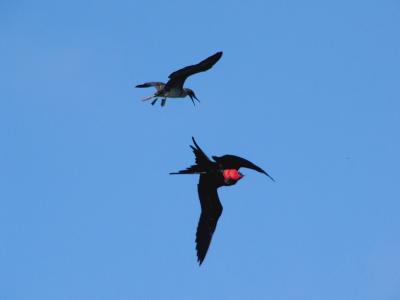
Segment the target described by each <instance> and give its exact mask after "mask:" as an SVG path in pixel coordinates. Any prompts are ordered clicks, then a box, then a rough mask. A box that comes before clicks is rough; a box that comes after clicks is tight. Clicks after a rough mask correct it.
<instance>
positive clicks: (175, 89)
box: [136, 52, 222, 106]
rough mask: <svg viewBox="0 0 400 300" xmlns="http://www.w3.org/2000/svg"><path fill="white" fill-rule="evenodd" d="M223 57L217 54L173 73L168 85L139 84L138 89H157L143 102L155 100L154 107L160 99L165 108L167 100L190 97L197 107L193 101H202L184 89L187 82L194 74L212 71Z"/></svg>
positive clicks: (159, 83)
mask: <svg viewBox="0 0 400 300" xmlns="http://www.w3.org/2000/svg"><path fill="white" fill-rule="evenodd" d="M221 56H222V52H217V53H215V54H213V55H211V56H210V57H207V58H206V59H205V60H202V61H201V62H199V63H198V64H196V65H191V66H187V67H184V68H182V69H180V70H177V71H175V72H172V73H171V74H170V75H169V76H168V78H169V80H168V82H167V83H163V82H146V83H143V84H139V85H137V86H136V87H137V88H147V87H154V88H155V89H156V92H155V93H154V95H152V96H149V97H146V98H144V99H143V101H147V100H153V101H152V102H151V104H152V105H154V104H155V103H156V102H157V100H158V98H162V100H161V106H164V105H165V103H166V101H167V98H185V97H186V96H189V97H190V100H192V102H193V105H195V102H194V100H193V99H195V100H197V101H198V102H200V100H199V99H197V97H196V95H195V93H194V92H193V91H192V90H191V89H189V88H184V87H183V84H184V83H185V80H186V79H187V78H188V77H189V76H191V75H193V74H196V73H200V72H204V71H207V70H209V69H211V67H212V66H213V65H214V64H215V63H216V62H217V61H219V59H220V58H221Z"/></svg>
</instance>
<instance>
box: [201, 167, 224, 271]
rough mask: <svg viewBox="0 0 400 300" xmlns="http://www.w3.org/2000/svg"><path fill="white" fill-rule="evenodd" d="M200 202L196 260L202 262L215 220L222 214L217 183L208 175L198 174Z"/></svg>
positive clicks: (208, 245) (215, 223)
mask: <svg viewBox="0 0 400 300" xmlns="http://www.w3.org/2000/svg"><path fill="white" fill-rule="evenodd" d="M197 187H198V193H199V199H200V204H201V215H200V219H199V224H198V225H197V232H196V250H197V261H198V262H199V265H201V264H202V263H203V260H204V258H205V257H206V254H207V250H208V248H209V247H210V243H211V239H212V236H213V233H214V231H215V228H216V227H217V222H218V219H219V217H220V216H221V214H222V205H221V202H220V201H219V197H218V193H217V185H216V184H215V183H214V181H213V179H212V177H210V176H209V175H205V174H202V175H200V181H199V184H198V185H197Z"/></svg>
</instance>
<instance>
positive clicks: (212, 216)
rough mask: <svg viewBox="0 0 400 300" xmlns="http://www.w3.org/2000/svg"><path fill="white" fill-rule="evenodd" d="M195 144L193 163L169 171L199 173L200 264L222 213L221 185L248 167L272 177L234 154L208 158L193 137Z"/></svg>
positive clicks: (230, 181)
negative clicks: (180, 169)
mask: <svg viewBox="0 0 400 300" xmlns="http://www.w3.org/2000/svg"><path fill="white" fill-rule="evenodd" d="M192 140H193V143H194V146H190V147H191V148H192V150H193V153H194V155H195V157H196V160H195V161H196V164H195V165H192V166H190V167H189V168H187V169H185V170H182V171H178V172H174V173H170V174H171V175H176V174H199V175H200V180H199V183H198V185H197V190H198V194H199V199H200V206H201V214H200V219H199V223H198V225H197V232H196V250H197V260H198V262H199V265H201V264H202V263H203V260H204V258H205V257H206V254H207V250H208V247H209V246H210V243H211V238H212V236H213V233H214V231H215V228H216V227H217V222H218V219H219V217H220V216H221V214H222V205H221V202H220V201H219V197H218V193H217V189H218V188H219V187H221V186H230V185H234V184H236V183H237V182H238V181H239V180H240V179H241V178H242V177H243V176H244V175H243V174H242V173H240V172H239V171H238V170H239V169H240V168H242V167H243V168H249V169H253V170H255V171H257V172H260V173H263V174H265V175H267V176H268V177H269V178H271V179H272V180H273V181H274V179H273V178H272V177H271V176H270V175H269V174H268V173H267V172H265V171H264V170H263V169H261V168H260V167H258V166H256V165H255V164H253V163H252V162H250V161H248V160H247V159H244V158H241V157H239V156H235V155H223V156H219V157H218V156H212V158H213V160H214V161H212V160H210V159H209V158H208V157H207V155H206V154H205V153H204V152H203V150H201V148H200V147H199V145H197V143H196V141H195V139H194V138H193V137H192Z"/></svg>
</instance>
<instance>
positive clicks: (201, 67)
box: [166, 52, 222, 90]
mask: <svg viewBox="0 0 400 300" xmlns="http://www.w3.org/2000/svg"><path fill="white" fill-rule="evenodd" d="M221 56H222V52H217V53H215V54H213V55H211V56H210V57H207V58H206V59H205V60H202V61H201V62H199V63H198V64H196V65H191V66H187V67H184V68H182V69H179V70H177V71H175V72H173V73H171V74H170V75H169V76H168V78H169V79H170V80H169V81H168V82H167V85H166V89H167V90H169V89H170V88H171V87H177V88H183V84H184V82H185V80H186V78H188V77H189V76H191V75H193V74H196V73H200V72H204V71H207V70H209V69H211V67H212V66H213V65H215V63H216V62H217V61H219V60H220V58H221Z"/></svg>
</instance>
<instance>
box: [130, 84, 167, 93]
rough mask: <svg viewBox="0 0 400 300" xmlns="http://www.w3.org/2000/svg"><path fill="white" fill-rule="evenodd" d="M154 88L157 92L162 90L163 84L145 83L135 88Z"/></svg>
mask: <svg viewBox="0 0 400 300" xmlns="http://www.w3.org/2000/svg"><path fill="white" fill-rule="evenodd" d="M152 86H153V87H155V88H156V90H157V91H159V90H162V89H163V88H164V86H165V83H164V82H145V83H143V84H138V85H137V86H136V87H137V88H148V87H152Z"/></svg>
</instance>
